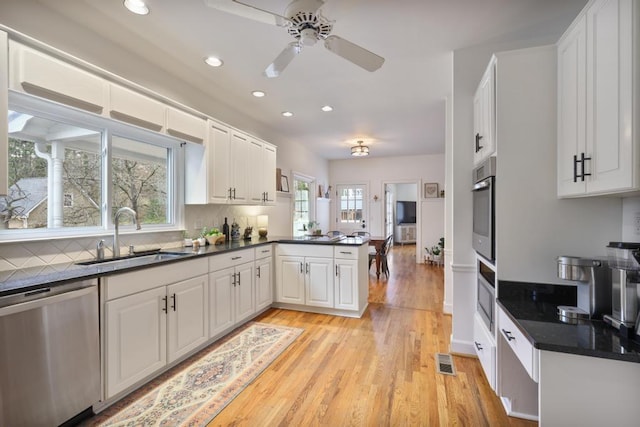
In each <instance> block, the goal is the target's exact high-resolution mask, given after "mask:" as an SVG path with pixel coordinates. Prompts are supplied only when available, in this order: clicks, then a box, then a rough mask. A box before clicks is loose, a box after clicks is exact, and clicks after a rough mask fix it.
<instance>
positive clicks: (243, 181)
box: [230, 131, 250, 203]
mask: <svg viewBox="0 0 640 427" xmlns="http://www.w3.org/2000/svg"><path fill="white" fill-rule="evenodd" d="M230 147H231V150H230V151H231V157H230V162H231V165H233V167H232V168H231V169H230V173H231V189H232V190H231V191H232V199H231V201H232V202H233V203H246V202H247V201H248V199H249V195H248V186H249V175H250V172H249V137H248V136H247V135H245V134H243V133H239V132H235V131H233V132H232V133H231V146H230Z"/></svg>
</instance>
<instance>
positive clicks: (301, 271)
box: [300, 263, 304, 273]
mask: <svg viewBox="0 0 640 427" xmlns="http://www.w3.org/2000/svg"><path fill="white" fill-rule="evenodd" d="M300 273H304V270H303V269H302V263H300Z"/></svg>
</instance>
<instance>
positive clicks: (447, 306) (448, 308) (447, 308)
mask: <svg viewBox="0 0 640 427" xmlns="http://www.w3.org/2000/svg"><path fill="white" fill-rule="evenodd" d="M442 312H443V313H445V314H453V304H451V303H449V302H447V301H445V302H444V303H443V304H442Z"/></svg>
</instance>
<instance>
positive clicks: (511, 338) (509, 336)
mask: <svg viewBox="0 0 640 427" xmlns="http://www.w3.org/2000/svg"><path fill="white" fill-rule="evenodd" d="M502 333H503V334H504V336H505V337H506V338H507V341H513V340H515V339H516V337H514V336H513V335H511V331H507V330H505V329H502Z"/></svg>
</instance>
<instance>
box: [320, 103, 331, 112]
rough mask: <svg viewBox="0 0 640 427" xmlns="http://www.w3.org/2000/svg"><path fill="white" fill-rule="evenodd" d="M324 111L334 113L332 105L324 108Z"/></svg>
mask: <svg viewBox="0 0 640 427" xmlns="http://www.w3.org/2000/svg"><path fill="white" fill-rule="evenodd" d="M322 111H324V112H325V113H328V112H329V111H333V107H332V106H331V105H325V106H324V107H322Z"/></svg>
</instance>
